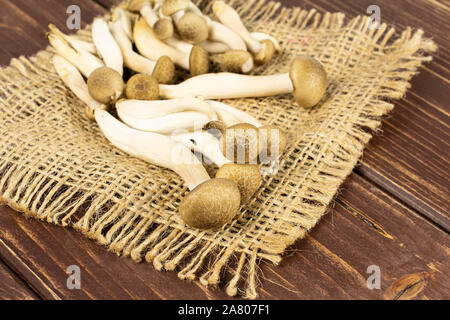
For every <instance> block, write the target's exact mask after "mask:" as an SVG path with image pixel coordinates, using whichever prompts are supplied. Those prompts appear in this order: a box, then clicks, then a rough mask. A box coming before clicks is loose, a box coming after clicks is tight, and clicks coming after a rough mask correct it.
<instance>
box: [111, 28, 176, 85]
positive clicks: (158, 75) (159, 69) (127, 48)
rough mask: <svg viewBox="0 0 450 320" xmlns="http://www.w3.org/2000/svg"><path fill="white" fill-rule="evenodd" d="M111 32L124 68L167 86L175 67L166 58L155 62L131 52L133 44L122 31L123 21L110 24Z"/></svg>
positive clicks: (171, 79)
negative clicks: (148, 76)
mask: <svg viewBox="0 0 450 320" xmlns="http://www.w3.org/2000/svg"><path fill="white" fill-rule="evenodd" d="M111 32H112V34H113V36H114V38H115V39H116V42H117V44H118V45H119V47H120V49H121V51H122V55H123V59H124V63H125V66H126V67H128V68H130V69H131V70H133V71H135V72H138V73H145V74H150V75H152V76H153V77H154V78H155V79H156V80H158V82H159V83H165V84H169V83H172V82H173V78H174V76H175V66H174V64H173V62H172V60H171V59H170V58H169V57H167V56H162V57H160V58H159V59H158V61H157V62H155V61H153V60H150V59H147V58H145V57H143V56H141V55H140V54H138V53H136V52H135V51H134V50H133V44H132V43H131V40H130V39H129V38H128V37H127V35H126V33H125V31H124V29H123V21H119V20H117V21H114V22H112V23H111Z"/></svg>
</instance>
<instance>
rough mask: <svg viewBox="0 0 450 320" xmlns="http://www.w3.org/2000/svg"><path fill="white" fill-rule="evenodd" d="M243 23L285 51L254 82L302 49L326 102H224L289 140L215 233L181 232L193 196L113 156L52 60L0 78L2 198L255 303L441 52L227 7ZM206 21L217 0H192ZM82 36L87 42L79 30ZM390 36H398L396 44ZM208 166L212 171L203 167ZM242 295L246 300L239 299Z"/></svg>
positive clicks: (254, 2)
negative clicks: (263, 279)
mask: <svg viewBox="0 0 450 320" xmlns="http://www.w3.org/2000/svg"><path fill="white" fill-rule="evenodd" d="M229 2H230V3H231V5H233V6H234V7H236V8H237V9H238V11H239V13H240V15H241V16H242V17H243V20H244V21H245V23H246V25H248V26H251V28H252V29H253V30H255V31H256V30H257V31H263V32H268V33H270V34H273V35H275V36H276V37H277V38H279V39H280V40H281V42H282V46H283V48H284V52H283V53H282V54H280V55H278V56H277V58H276V59H275V61H273V62H272V63H271V64H270V65H269V66H268V67H264V68H260V69H259V70H256V73H266V74H270V73H274V72H281V71H287V70H288V68H289V62H290V61H291V60H292V58H293V57H294V56H295V55H297V54H309V55H312V56H315V57H316V58H318V59H319V60H320V61H322V63H323V64H324V65H325V66H326V69H327V72H328V73H329V75H330V80H331V81H330V87H329V90H328V93H327V97H326V99H325V100H324V102H323V103H322V104H321V105H320V106H318V107H316V108H314V109H311V110H300V109H299V108H297V107H296V106H295V105H293V101H292V98H291V97H289V96H288V95H286V96H282V97H274V98H264V99H240V100H229V101H227V102H228V103H230V104H233V105H235V106H237V107H238V108H241V109H242V110H245V111H247V112H250V113H252V114H253V115H255V116H256V117H257V118H259V119H260V120H261V121H262V122H263V123H274V124H277V125H279V126H280V127H282V128H283V129H284V130H286V131H287V132H289V134H290V135H291V139H290V141H292V143H291V145H290V146H289V147H288V150H287V152H286V153H285V154H284V156H283V159H282V161H281V163H280V169H279V172H278V173H277V174H276V175H273V176H268V177H265V181H264V185H263V186H262V188H261V189H260V190H259V191H258V193H257V194H256V195H255V197H254V199H253V200H252V201H251V202H250V204H249V205H248V206H246V207H245V208H242V210H241V213H240V215H239V217H238V218H237V219H236V220H235V221H233V223H232V224H230V225H228V226H226V227H224V228H223V229H222V230H220V231H217V232H201V231H198V230H194V229H189V228H187V227H186V226H185V225H184V224H183V222H182V221H181V220H180V219H179V218H178V217H177V215H176V211H177V206H178V203H179V201H180V199H181V198H182V196H183V195H184V194H185V193H186V192H187V190H186V188H185V187H184V186H183V183H182V181H180V179H179V178H178V177H177V176H176V175H175V174H173V173H172V172H169V171H168V170H163V169H161V168H158V167H155V166H152V165H150V164H146V163H144V162H142V161H140V160H136V159H133V158H131V157H128V156H127V155H125V154H124V153H122V152H120V151H118V150H116V149H114V148H113V147H111V146H110V145H109V144H108V142H107V141H106V140H105V139H104V138H103V137H102V135H101V133H100V132H99V130H98V128H97V126H96V124H95V123H91V122H89V121H88V120H87V119H86V118H85V117H84V116H83V114H82V112H80V110H83V106H82V103H80V101H78V100H77V99H76V98H75V97H74V96H73V95H72V94H71V93H70V92H67V88H65V86H64V85H63V83H62V82H61V81H60V79H59V78H58V77H57V75H56V74H55V72H54V71H53V69H52V67H51V65H50V58H51V55H52V54H51V51H50V50H49V49H47V50H46V51H42V52H39V53H38V54H37V55H36V56H34V57H32V58H30V59H27V58H24V57H20V58H18V59H13V60H12V61H11V66H9V67H7V68H4V69H2V70H1V72H0V79H1V84H2V85H1V91H0V111H1V114H2V117H1V119H0V124H1V126H0V132H1V136H0V201H2V202H4V203H6V204H7V205H8V206H10V207H12V208H13V209H15V210H17V211H20V212H24V213H25V214H26V215H27V216H30V217H33V218H37V219H41V220H44V221H47V222H50V223H54V224H57V225H61V226H72V227H74V228H76V229H77V230H79V231H81V232H82V233H83V234H84V235H86V236H87V237H89V238H92V239H95V240H96V241H98V242H99V243H101V244H103V245H105V246H106V247H107V248H108V249H109V250H112V251H114V252H116V253H117V254H118V255H121V256H128V257H131V258H132V259H133V260H135V261H142V260H145V261H147V262H152V263H153V265H154V267H155V268H156V269H157V270H163V269H164V270H175V269H177V270H178V276H179V277H180V279H189V280H194V279H199V280H200V282H201V283H202V284H203V285H205V286H214V285H218V284H219V282H220V281H221V279H222V280H223V279H225V281H226V292H227V293H228V294H229V295H230V296H234V295H236V294H237V293H240V294H242V295H244V296H245V297H246V298H249V299H255V298H257V297H258V294H257V286H258V279H257V264H258V260H260V259H265V260H268V261H270V262H272V263H274V264H278V263H279V262H280V260H281V257H280V255H281V254H282V253H283V252H284V250H285V249H286V247H287V246H289V245H291V244H292V243H293V242H294V241H296V240H297V239H299V238H302V237H304V235H305V234H306V232H308V231H309V230H310V229H311V228H312V227H314V225H315V224H316V223H317V222H318V221H319V219H320V218H321V217H322V216H323V215H324V214H325V213H326V208H327V206H328V204H329V203H330V202H331V201H332V198H333V197H334V196H335V194H336V192H337V189H338V187H339V185H340V184H341V183H342V182H343V181H344V179H345V178H346V177H347V175H349V174H350V173H351V171H352V169H353V168H354V166H355V165H356V164H357V161H358V159H359V158H360V156H361V154H362V152H363V148H364V145H365V144H366V143H368V141H369V140H370V138H371V134H370V133H368V130H367V128H369V129H371V130H376V129H377V128H378V127H379V125H380V117H381V116H383V115H385V114H386V113H388V112H389V111H390V110H391V109H392V108H393V105H392V104H390V103H388V102H386V99H389V98H400V97H402V96H403V95H404V93H405V91H406V89H407V88H408V87H409V82H408V81H409V80H410V78H411V77H412V76H413V75H414V74H415V73H416V72H417V69H418V67H420V65H421V64H422V63H423V62H426V61H430V60H431V57H429V56H424V55H423V53H424V52H431V51H434V50H436V47H435V45H434V43H433V42H432V41H429V40H425V39H423V37H422V35H423V32H422V31H421V30H418V31H416V32H415V33H413V32H412V30H411V29H410V28H407V29H406V30H405V31H403V32H402V33H401V35H396V34H395V30H394V29H393V28H391V27H388V26H387V25H385V24H383V25H381V26H380V28H379V29H374V30H370V28H369V19H368V18H367V17H356V18H353V19H351V20H350V21H348V22H345V21H344V18H345V17H344V15H343V14H341V13H334V14H330V13H326V14H324V15H321V14H319V13H317V12H316V11H315V10H311V11H305V10H301V9H299V8H294V9H286V8H283V7H281V6H280V4H279V3H276V2H268V1H266V0H250V1H229ZM200 5H202V6H203V7H204V8H206V10H208V12H210V6H211V3H210V2H207V1H205V2H204V3H203V2H202V3H200ZM81 35H85V36H86V38H89V36H88V33H87V32H86V31H82V32H81ZM394 38H396V39H394ZM210 170H213V169H210ZM242 290H244V291H242Z"/></svg>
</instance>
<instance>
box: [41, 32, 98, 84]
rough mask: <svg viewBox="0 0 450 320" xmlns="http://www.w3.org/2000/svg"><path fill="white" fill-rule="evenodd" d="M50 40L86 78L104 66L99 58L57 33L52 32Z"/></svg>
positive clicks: (57, 50)
mask: <svg viewBox="0 0 450 320" xmlns="http://www.w3.org/2000/svg"><path fill="white" fill-rule="evenodd" d="M48 40H49V42H50V45H51V46H52V47H53V48H54V49H55V50H56V52H57V53H58V54H59V55H60V56H62V57H64V58H65V59H66V60H67V61H69V62H70V63H72V64H73V65H74V66H75V67H76V68H77V69H78V70H80V72H81V73H82V74H83V75H84V76H85V77H86V78H87V77H89V75H90V74H91V73H92V71H94V70H95V69H98V68H100V67H103V66H104V64H103V62H102V61H101V60H100V59H99V58H97V57H96V56H94V55H93V54H91V53H89V52H87V51H86V50H84V49H82V48H80V47H79V46H76V45H74V44H73V43H69V42H67V41H66V40H65V39H64V38H62V37H61V36H59V35H58V34H56V33H53V32H50V34H49V35H48Z"/></svg>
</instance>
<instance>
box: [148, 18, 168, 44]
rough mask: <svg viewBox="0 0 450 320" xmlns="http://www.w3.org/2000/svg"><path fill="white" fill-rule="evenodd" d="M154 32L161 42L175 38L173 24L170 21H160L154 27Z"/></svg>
mask: <svg viewBox="0 0 450 320" xmlns="http://www.w3.org/2000/svg"><path fill="white" fill-rule="evenodd" d="M153 31H154V32H155V34H156V36H157V37H158V39H160V40H166V39H169V38H170V37H171V36H173V23H172V20H169V19H159V20H158V21H156V22H155V24H154V25H153Z"/></svg>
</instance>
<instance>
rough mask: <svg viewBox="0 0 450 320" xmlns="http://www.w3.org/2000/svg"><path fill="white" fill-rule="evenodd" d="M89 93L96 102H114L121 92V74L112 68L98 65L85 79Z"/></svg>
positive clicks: (122, 85)
mask: <svg viewBox="0 0 450 320" xmlns="http://www.w3.org/2000/svg"><path fill="white" fill-rule="evenodd" d="M87 85H88V89H89V94H90V95H91V96H92V97H93V98H94V99H95V100H97V101H98V102H100V103H103V104H109V103H111V102H115V101H116V100H117V99H119V98H120V96H121V95H122V93H123V89H124V83H123V79H122V76H121V75H120V74H119V73H118V72H117V71H116V70H114V69H111V68H108V67H100V68H98V69H96V70H94V71H93V72H92V73H91V75H90V76H89V78H88V80H87Z"/></svg>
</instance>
